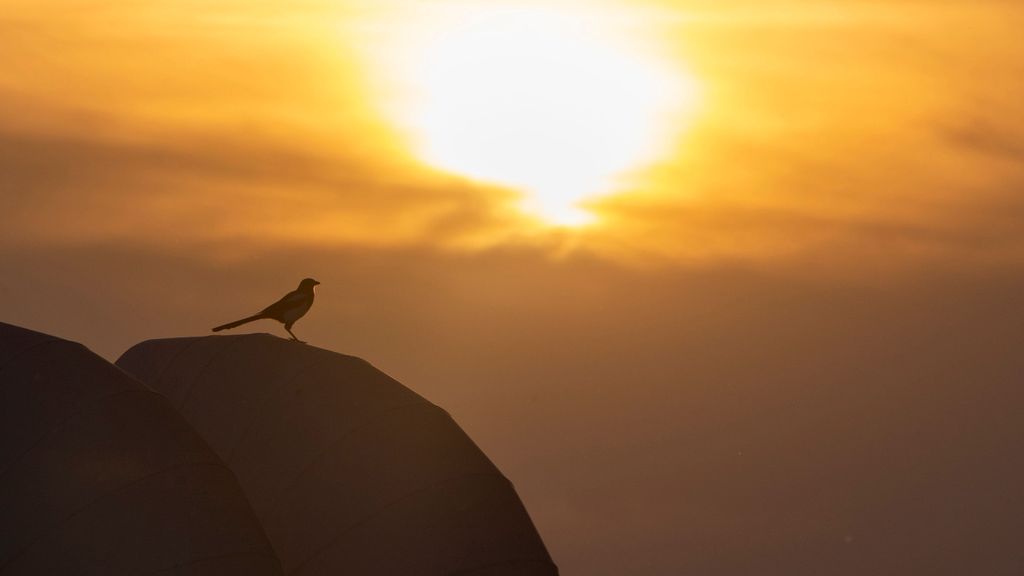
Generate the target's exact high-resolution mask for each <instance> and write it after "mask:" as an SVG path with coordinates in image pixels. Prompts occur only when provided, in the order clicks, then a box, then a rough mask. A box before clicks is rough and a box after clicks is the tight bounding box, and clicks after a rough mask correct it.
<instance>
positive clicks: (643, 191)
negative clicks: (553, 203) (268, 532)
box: [0, 0, 1024, 575]
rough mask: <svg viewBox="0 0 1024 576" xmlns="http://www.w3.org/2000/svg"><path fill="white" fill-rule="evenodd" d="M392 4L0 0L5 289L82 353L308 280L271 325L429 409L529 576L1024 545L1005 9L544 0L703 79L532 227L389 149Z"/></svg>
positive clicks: (1020, 108) (741, 568) (212, 321)
mask: <svg viewBox="0 0 1024 576" xmlns="http://www.w3.org/2000/svg"><path fill="white" fill-rule="evenodd" d="M430 4H431V5H433V3H430ZM423 5H424V3H413V2H402V1H398V0H388V1H384V2H380V1H376V2H368V1H366V2H364V1H355V0H337V1H333V2H321V1H310V0H300V1H297V2H295V1H293V2H283V1H277V0H271V1H267V2H259V3H252V2H235V1H227V0H213V1H202V2H199V1H193V0H175V1H173V2H163V3H141V4H140V3H135V2H120V1H117V0H113V1H109V2H102V3H97V2H91V1H85V0H0V269H2V270H3V274H2V275H0V296H2V298H0V319H2V320H3V321H5V322H11V323H15V324H20V325H23V326H26V327H29V328H32V329H34V330H39V331H43V332H48V333H52V334H55V335H59V336H62V337H65V338H69V339H73V340H78V341H81V342H83V343H85V344H86V345H88V346H90V347H91V348H93V349H94V350H96V351H97V352H99V353H101V354H103V355H104V356H106V357H107V358H109V359H114V358H116V357H117V356H118V355H119V354H120V353H121V352H123V351H124V350H125V349H127V348H128V347H129V346H131V345H133V344H135V343H136V342H139V341H141V340H144V339H149V338H156V337H169V336H192V335H201V334H206V333H208V331H209V329H210V328H211V327H212V326H215V325H217V324H221V323H223V322H227V321H230V320H233V319H235V318H239V317H242V316H245V315H247V314H251V313H253V312H256V311H258V310H259V309H260V308H262V307H263V306H266V305H267V304H269V303H271V302H272V301H273V300H274V299H276V298H277V297H279V296H280V295H281V294H284V293H285V292H286V291H288V290H291V289H293V288H294V287H295V284H296V283H297V282H298V280H300V279H301V278H303V277H306V276H313V277H316V278H317V279H318V280H320V281H321V282H322V285H321V286H320V287H319V288H318V290H319V292H318V299H317V302H316V304H315V305H314V307H313V309H312V311H311V312H310V313H309V315H308V316H307V317H305V318H303V319H302V320H301V321H300V322H299V323H298V324H297V325H296V328H295V330H296V332H297V333H298V334H299V335H300V336H302V338H303V339H304V340H308V341H309V342H310V343H311V344H314V345H317V346H321V347H324V348H329V349H332V350H336V351H339V352H342V353H346V354H354V355H358V356H361V357H363V358H366V359H367V360H369V361H370V362H372V363H373V364H374V365H375V366H377V367H379V368H380V369H382V370H384V371H385V372H387V373H389V374H391V375H392V376H394V377H396V378H397V379H399V380H400V381H402V382H403V383H404V384H406V385H407V386H409V387H411V388H412V389H414V390H416V391H417V392H419V393H421V394H423V395H424V396H426V397H427V398H428V399H430V400H431V401H433V402H435V403H437V404H439V405H440V406H442V407H444V408H445V409H447V410H448V411H449V412H450V413H451V414H452V415H453V417H454V418H455V419H456V420H457V421H458V422H459V423H460V424H461V425H462V426H463V427H464V428H465V429H466V430H467V432H468V433H469V434H470V435H471V436H472V437H473V438H474V440H476V441H477V443H478V444H479V445H480V446H481V447H482V448H483V449H484V451H485V452H487V454H488V455H489V456H490V457H491V458H493V459H494V461H495V463H496V464H497V465H498V466H499V467H500V468H501V470H502V471H503V472H504V474H505V475H506V476H508V477H509V478H510V479H511V480H512V481H513V482H514V483H515V485H516V488H517V489H518V491H519V493H520V495H521V496H522V498H523V500H524V502H525V504H526V506H527V508H528V510H529V511H530V514H531V516H532V517H533V519H534V521H535V523H536V525H537V528H538V530H539V531H540V533H541V535H542V537H543V538H544V539H545V542H546V543H547V545H548V547H549V550H550V552H551V554H552V556H553V557H554V560H555V562H556V563H557V564H558V565H559V567H560V568H561V570H562V573H563V574H567V575H573V574H581V575H582V574H586V575H605V574H607V575H613V574H638V575H639V574H645V575H646V574H665V575H678V574H713V575H732V574H752V573H757V574H780V575H783V574H784V575H796V574H807V575H819V574H830V575H831V574H839V575H842V574H850V575H863V574H929V575H933V574H950V575H960V574H1011V573H1019V572H1021V571H1022V570H1024V557H1022V556H1021V552H1020V547H1019V540H1020V535H1021V534H1022V533H1024V520H1022V519H1024V501H1022V498H1021V491H1020V488H1019V486H1022V485H1024V462H1022V460H1021V457H1020V456H1019V449H1020V440H1021V438H1022V437H1024V419H1022V418H1021V417H1020V416H1021V408H1020V407H1021V406H1022V401H1024V392H1022V391H1021V390H1022V389H1021V386H1020V384H1021V381H1022V378H1024V354H1022V349H1021V346H1022V344H1021V342H1022V340H1021V327H1022V326H1024V305H1022V299H1021V294H1024V195H1022V191H1024V44H1022V43H1021V42H1020V41H1019V28H1020V24H1021V22H1024V8H1021V7H1019V6H1018V4H1017V3H1014V2H1002V1H997V0H982V1H976V0H972V1H967V0H920V1H916V2H904V3H898V4H896V3H881V2H877V3H876V2H862V1H853V0H803V1H796V0H794V1H785V2H782V1H770V2H769V1H759V2H745V1H739V0H729V1H719V2H705V1H697V0H694V1H691V2H682V1H679V2H654V1H650V2H630V3H622V4H616V3H611V2H583V1H576V2H568V1H566V2H548V3H545V5H547V6H553V7H556V8H558V9H560V10H564V11H566V12H567V13H571V14H576V15H579V16H578V18H582V19H583V20H584V21H586V20H587V19H588V18H593V22H594V26H595V27H598V26H599V25H601V26H603V25H607V24H608V22H609V18H611V21H613V22H614V24H615V26H614V31H613V32H609V34H610V36H608V37H607V38H614V39H615V42H621V43H623V44H621V45H620V44H616V45H615V46H618V47H622V50H624V52H616V53H628V54H641V55H644V56H643V58H648V57H649V58H651V59H652V60H651V62H656V63H657V66H659V68H658V69H659V70H664V71H666V72H665V73H666V74H668V75H669V77H673V78H681V79H683V81H684V83H692V86H693V87H694V90H695V92H693V94H699V98H696V99H694V100H693V101H692V102H690V103H689V104H687V105H686V106H681V107H679V108H672V107H671V106H668V107H667V108H666V109H665V111H664V115H661V116H658V122H656V123H655V124H657V126H659V127H660V128H663V130H660V131H655V132H656V133H655V132H650V133H649V132H644V133H643V134H645V136H643V138H649V139H650V140H649V141H648V140H645V141H644V146H641V147H640V148H642V149H643V150H644V152H643V153H642V154H633V155H632V156H629V157H628V159H629V161H628V162H626V161H623V163H622V165H620V166H617V167H616V169H615V170H613V171H607V170H604V171H602V170H597V171H596V172H595V173H594V174H596V175H597V176H595V178H597V177H599V179H600V185H594V186H589V187H588V188H587V191H586V192H580V191H574V192H573V193H572V194H571V195H570V196H571V200H572V202H571V203H570V204H571V205H572V206H574V207H575V208H574V209H577V210H582V211H584V212H585V213H586V214H587V221H588V223H587V224H586V225H585V226H578V227H573V226H568V227H566V226H561V225H558V222H555V221H554V220H557V219H550V218H547V217H545V212H544V211H537V210H531V204H530V201H529V199H530V197H531V194H533V195H537V194H541V195H543V194H555V195H558V194H560V193H561V192H560V191H561V190H562V189H561V188H557V187H556V189H555V190H554V191H550V190H549V191H545V190H544V186H541V187H539V188H536V189H533V190H531V189H530V184H531V183H533V182H535V180H534V179H532V178H526V179H525V180H523V181H522V182H517V181H507V180H509V179H503V178H489V177H487V174H483V175H481V174H479V173H475V172H474V170H473V169H472V166H469V167H467V166H466V165H464V164H460V163H442V162H433V161H431V158H429V157H425V155H424V154H423V153H422V150H421V149H420V148H418V147H417V140H416V134H417V133H416V132H415V126H413V129H412V130H410V125H409V124H408V123H407V122H406V119H407V117H404V116H403V115H402V113H401V111H402V110H405V111H409V110H415V106H417V102H420V103H422V102H423V101H422V100H419V99H418V98H420V96H422V95H421V94H419V93H418V92H417V91H416V90H414V89H413V88H411V87H410V86H408V85H405V84H403V81H404V80H403V77H401V71H402V70H406V68H402V63H403V61H404V60H403V59H404V58H406V54H407V52H404V51H405V50H406V49H407V48H408V44H403V43H402V41H401V40H402V39H407V34H406V32H407V31H409V30H412V29H415V30H419V31H420V32H421V33H423V34H425V35H426V36H427V37H429V36H430V34H431V32H430V30H431V29H430V28H429V26H432V25H433V24H431V23H432V22H434V20H432V19H431V18H433V17H434V16H430V15H423V10H424V8H423ZM506 5H508V6H513V7H517V6H518V7H524V8H523V9H524V10H526V9H530V10H532V9H534V7H535V6H536V4H535V3H533V4H525V3H524V4H520V3H506ZM437 6H438V8H437V10H443V11H446V12H445V14H446V16H445V18H447V17H448V16H447V15H450V14H451V13H454V14H458V13H459V10H463V9H466V10H468V8H467V7H466V4H465V3H459V2H438V3H437ZM427 11H428V12H429V10H427ZM609 14H611V15H612V16H611V17H609ZM588 29H589V28H588ZM601 38H606V37H604V36H601ZM608 41H609V42H611V40H608ZM392 47H393V49H392ZM616 50H618V48H616ZM645 61H646V60H645ZM396 71H397V72H396ZM395 74H398V77H396V76H395ZM510 77H511V76H510ZM686 85H691V84H686ZM543 88H544V87H543V86H519V87H515V86H510V87H509V88H508V89H509V90H513V89H521V90H524V92H529V93H532V92H533V91H536V90H542V89H543ZM677 103H678V102H677ZM410 107H411V108H410ZM633 108H635V104H634V105H633ZM633 108H630V107H628V106H627V107H626V108H625V109H622V110H619V111H615V110H612V111H611V112H609V114H611V116H612V117H615V118H617V117H619V116H617V115H618V114H627V115H628V114H632V113H633V112H635V110H634V109H633ZM484 113H485V114H492V112H486V111H485V112H484ZM545 113H551V112H545ZM610 125H612V124H610ZM580 129H583V128H582V127H581V128H580ZM587 129H589V128H587ZM560 130H561V131H559V132H557V133H555V134H554V135H552V136H551V137H552V138H555V137H561V136H565V137H566V139H565V140H564V142H568V143H572V142H577V141H579V139H578V138H574V136H578V134H576V135H574V134H567V135H566V134H565V130H566V129H565V128H564V127H563V128H560ZM595 134H599V135H600V134H604V133H603V132H595ZM560 135H561V136H560ZM648 145H649V147H648ZM565 148H566V149H567V154H569V156H570V157H573V158H576V159H577V160H576V161H578V157H574V156H572V154H574V153H575V152H573V151H574V150H576V149H575V148H573V147H572V146H570V145H566V146H565ZM640 148H638V149H640ZM617 154H618V153H617ZM615 158H619V159H621V158H623V156H615ZM574 162H575V161H574ZM609 163H612V164H613V163H614V162H612V161H611V160H609ZM577 165H579V164H573V166H577ZM582 165H584V166H585V165H586V163H583V164H582ZM567 166H569V164H567V163H566V162H559V161H558V158H553V159H551V160H550V167H549V168H550V175H551V178H552V180H550V181H554V182H559V181H560V180H559V178H563V177H566V178H567V176H564V175H565V174H570V175H572V174H576V173H574V172H572V170H570V169H568V168H566V167H567ZM531 170H538V168H536V166H533V167H532V168H531ZM541 174H545V175H546V174H548V172H545V171H544V170H541ZM587 178H590V175H588V176H587ZM588 181H589V180H588ZM538 190H540V192H538ZM540 200H541V201H543V198H541V199H540ZM564 200H565V198H561V197H559V198H558V201H559V203H560V204H559V205H560V206H563V207H564V206H565V205H567V204H566V203H565V202H564ZM248 328H251V329H252V330H255V331H267V332H271V333H274V334H278V335H282V336H283V335H284V333H283V330H281V329H280V327H279V326H277V325H276V324H274V323H271V322H263V323H257V324H253V325H250V327H248Z"/></svg>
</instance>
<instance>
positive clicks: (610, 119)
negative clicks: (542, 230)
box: [397, 3, 695, 225]
mask: <svg viewBox="0 0 1024 576" xmlns="http://www.w3.org/2000/svg"><path fill="white" fill-rule="evenodd" d="M481 4H483V3H481ZM417 22H418V24H420V29H419V30H418V33H416V34H411V35H410V36H411V37H410V38H406V39H405V41H406V45H407V47H408V51H407V57H405V58H404V59H403V64H404V65H403V67H402V68H403V70H402V73H403V74H404V75H405V83H406V89H407V91H408V97H407V98H406V99H405V100H404V102H403V105H402V106H401V110H399V111H398V113H397V116H398V118H399V120H400V122H401V123H402V124H403V126H404V127H405V128H406V129H407V130H408V132H409V134H410V138H411V139H412V141H413V147H414V148H415V153H416V155H417V156H418V157H419V158H420V159H421V160H422V161H423V162H425V163H426V164H428V165H430V166H433V167H435V168H437V169H441V170H445V171H449V172H452V173H456V174H460V175H463V176H465V177H468V178H470V179H474V180H478V181H481V182H485V183H491V184H497V185H501V186H505V187H509V188H513V189H515V190H518V191H520V192H522V194H523V203H522V207H523V209H525V210H526V211H527V212H529V213H532V214H534V215H536V216H538V217H540V218H541V219H543V220H544V221H546V222H549V223H554V224H561V225H578V224H582V223H585V222H587V221H588V220H589V219H590V218H591V214H590V213H589V212H587V211H586V210H585V208H584V207H583V206H582V204H583V203H584V202H585V201H586V200H587V199H589V198H592V197H595V196H600V195H602V194H608V193H612V192H614V191H615V190H616V178H617V177H619V176H621V175H623V174H625V173H627V172H628V171H630V170H633V169H636V168H638V167H640V166H642V165H644V164H645V163H648V162H651V161H652V160H654V159H656V158H657V157H658V155H659V154H660V153H663V152H664V150H665V149H666V148H667V146H668V142H669V140H670V138H671V136H672V126H671V124H672V121H671V118H673V117H675V118H678V117H679V116H680V113H681V112H683V111H685V109H687V108H690V107H692V105H693V103H694V99H695V83H694V82H693V80H692V78H691V77H690V76H689V75H688V74H685V73H683V72H682V71H681V70H679V69H678V67H673V66H668V65H666V64H665V63H664V62H663V61H662V60H660V59H659V58H657V57H656V55H655V54H654V53H653V51H652V50H645V49H643V48H642V47H641V42H639V41H637V40H636V39H631V38H629V37H628V36H627V35H626V34H624V33H622V32H619V31H616V30H615V27H614V26H612V25H610V24H611V23H613V22H614V18H611V17H609V15H608V14H603V13H598V12H594V11H591V12H583V11H582V10H581V9H576V10H568V9H553V8H544V7H538V6H536V5H528V6H525V7H524V6H522V5H519V6H496V5H495V4H490V5H489V6H470V5H466V4H461V5H459V6H458V7H457V9H456V8H450V9H448V10H436V11H434V12H433V13H431V14H430V15H429V17H424V18H418V19H417Z"/></svg>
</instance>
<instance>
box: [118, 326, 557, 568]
mask: <svg viewBox="0 0 1024 576" xmlns="http://www.w3.org/2000/svg"><path fill="white" fill-rule="evenodd" d="M118 365H119V366H121V367H122V368H123V369H125V370H126V371H128V372H129V373H131V374H133V375H135V376H136V377H138V378H139V379H140V380H142V381H144V382H146V383H147V384H149V385H150V386H151V387H153V388H155V389H156V390H159V391H160V392H162V393H164V394H166V395H167V396H168V397H169V398H170V400H171V401H172V402H173V403H174V405H175V406H177V407H178V409H179V410H180V412H181V413H182V414H183V415H184V416H185V417H186V418H187V419H188V420H189V422H190V423H191V424H192V425H193V426H194V427H195V428H196V429H197V430H198V431H199V433H200V434H202V435H203V437H204V438H206V440H207V441H208V442H210V444H211V445H212V446H213V448H214V450H215V451H216V452H217V453H218V454H219V455H221V457H222V458H224V460H225V461H226V462H227V463H228V465H229V466H230V467H231V469H232V470H233V471H234V472H235V474H236V475H237V477H238V480H239V482H240V483H241V485H242V487H243V489H244V490H245V492H246V495H247V496H248V498H249V501H250V502H251V503H252V506H253V508H254V509H255V510H256V513H257V515H258V516H259V518H260V520H261V521H262V523H263V526H264V528H265V529H266V531H267V535H268V536H269V538H270V540H271V542H272V543H273V546H274V548H275V550H276V551H277V555H278V558H280V560H281V563H282V565H283V567H284V570H285V573H287V574H296V575H302V576H313V575H328V574H330V575H336V574H376V575H380V574H394V575H402V576H417V575H423V576H427V575H438V576H441V575H455V574H459V575H470V574H472V575H475V576H484V575H492V576H499V575H502V576H504V575H523V576H525V575H555V574H557V569H556V568H555V566H554V564H553V563H552V561H551V558H550V556H549V555H548V553H547V551H546V549H545V548H544V544H543V542H542V541H541V539H540V537H539V536H538V534H537V532H536V529H535V528H534V526H533V523H532V522H531V521H530V518H529V516H528V515H527V512H526V510H525V509H524V508H523V505H522V503H521V502H520V500H519V497H518V496H517V495H516V492H515V490H514V488H513V486H512V485H511V483H510V482H509V481H508V480H507V479H506V478H505V477H504V476H502V474H501V473H500V472H499V471H498V470H497V468H496V467H495V466H494V465H493V464H492V463H491V462H490V461H489V460H488V459H487V457H486V456H484V454H483V453H482V452H481V451H480V450H479V449H478V448H477V447H476V446H475V445H474V444H473V442H472V441H471V440H470V439H469V438H468V437H467V436H466V435H465V433H464V432H463V431H462V430H461V429H460V428H459V427H458V425H457V424H456V423H455V422H454V421H453V420H452V419H451V417H449V415H448V414H447V413H446V412H445V411H444V410H441V409H440V408H438V407H437V406H435V405H433V404H431V403H430V402H427V401H426V400H424V399H423V398H422V397H420V396H418V395H416V394H415V393H413V392H412V391H410V390H409V389H407V388H405V387H404V386H402V385H401V384H399V383H398V382H396V381H394V380H393V379H391V378H389V377H388V376H387V375H385V374H383V373H382V372H380V371H378V370H377V369H375V368H373V367H372V366H371V365H369V364H368V363H366V362H365V361H363V360H360V359H358V358H354V357H350V356H343V355H340V354H336V353H333V352H329V351H326V350H321V349H318V348H313V347H309V346H301V345H297V344H295V343H293V342H289V341H287V340H282V339H280V338H275V337H273V336H270V335H265V334H255V335H247V336H230V337H216V336H211V337H205V338H181V339H170V340H152V341H148V342H144V343H142V344H139V345H137V346H135V347H134V348H132V349H131V350H129V351H128V352H126V353H125V354H124V356H122V357H121V359H120V360H119V361H118Z"/></svg>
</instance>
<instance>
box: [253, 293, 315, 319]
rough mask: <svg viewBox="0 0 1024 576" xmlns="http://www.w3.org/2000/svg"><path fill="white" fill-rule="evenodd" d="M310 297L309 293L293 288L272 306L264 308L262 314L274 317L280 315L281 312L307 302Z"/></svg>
mask: <svg viewBox="0 0 1024 576" xmlns="http://www.w3.org/2000/svg"><path fill="white" fill-rule="evenodd" d="M308 298H309V296H308V295H307V294H304V293H302V292H300V291H298V290H293V291H291V292H289V293H287V294H285V295H284V297H283V298H281V299H280V300H278V301H277V302H274V303H273V304H271V305H270V306H267V307H266V308H264V309H263V311H262V312H260V314H265V315H267V316H270V317H272V318H274V317H278V316H280V315H281V314H283V313H284V312H285V311H286V310H290V309H291V308H295V307H296V306H302V305H303V304H305V303H306V300H307V299H308Z"/></svg>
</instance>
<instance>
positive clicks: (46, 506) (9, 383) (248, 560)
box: [0, 323, 281, 576]
mask: <svg viewBox="0 0 1024 576" xmlns="http://www.w3.org/2000/svg"><path fill="white" fill-rule="evenodd" d="M280 573H281V570H280V565H279V564H278V562H277V560H276V558H275V557H274V554H273V550H272V549H271V547H270V544H269V542H268V540H267V538H266V535H265V534H264V532H263V530H262V528H261V527H260V525H259V523H258V521H257V519H256V517H255V516H254V514H253V512H252V509H251V508H250V507H249V505H248V502H247V501H246V499H245V496H244V495H243V493H242V490H241V489H240V487H239V486H238V483H237V482H236V480H235V478H234V475H233V474H232V472H231V471H230V470H228V468H227V467H226V466H225V465H224V463H223V462H222V461H221V459H220V458H218V457H217V456H216V454H214V452H213V451H212V450H210V447H209V445H208V444H207V443H206V442H205V441H204V440H203V439H202V438H201V437H200V436H199V435H198V434H196V432H195V431H194V430H193V429H192V428H191V427H190V426H189V425H188V423H187V422H185V420H184V419H183V418H182V417H181V416H180V415H179V414H178V413H177V412H176V411H175V410H174V408H173V407H172V406H171V404H170V403H169V402H168V401H167V399H166V398H165V397H164V396H162V395H159V394H156V393H154V392H153V391H151V390H149V389H147V388H146V387H145V386H143V385H142V384H140V383H139V382H137V381H135V380H134V379H132V378H131V377H129V376H128V375H126V374H125V373H124V372H122V371H121V370H118V369H117V368H116V367H114V366H113V365H111V364H110V363H108V362H107V361H105V360H103V359H102V358H100V357H99V356H96V355H95V354H93V353H92V352H90V351H89V350H88V349H86V348H85V347H84V346H82V345H80V344H76V343H74V342H69V341H67V340H62V339H59V338H55V337H53V336H48V335H46V334H41V333H39V332H33V331H31V330H27V329H24V328H19V327H16V326H12V325H10V324H3V323H0V575H2V576H9V575H11V576H13V575H40V576H42V575H45V576H61V575H72V574H73V575H75V576H83V575H86V576H87V575H109V574H133V575H134V574H138V575H149V574H152V575H154V576H156V575H172V574H173V575H190V576H205V575H209V576H213V575H220V576H234V575H238V576H242V575H246V576H273V575H276V574H280Z"/></svg>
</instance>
